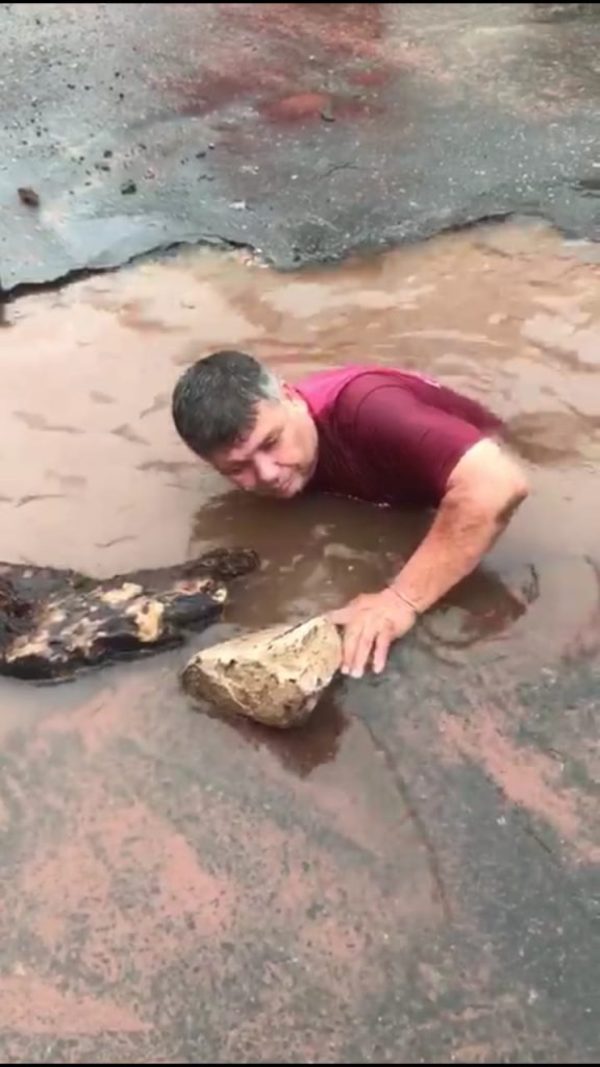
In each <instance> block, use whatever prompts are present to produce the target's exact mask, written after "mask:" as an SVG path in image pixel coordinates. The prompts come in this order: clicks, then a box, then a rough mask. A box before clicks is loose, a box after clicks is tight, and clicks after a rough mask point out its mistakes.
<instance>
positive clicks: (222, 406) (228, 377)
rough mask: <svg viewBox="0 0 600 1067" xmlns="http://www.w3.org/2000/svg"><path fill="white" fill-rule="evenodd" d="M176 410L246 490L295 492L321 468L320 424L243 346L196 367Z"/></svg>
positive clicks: (199, 450)
mask: <svg viewBox="0 0 600 1067" xmlns="http://www.w3.org/2000/svg"><path fill="white" fill-rule="evenodd" d="M172 412H173V420H174V422H175V426H176V427H177V430H178V432H179V434H180V436H181V437H182V438H183V440H184V441H185V442H186V444H187V445H188V446H189V447H190V448H191V449H192V451H193V452H195V453H196V455H198V456H201V457H202V459H205V460H206V461H207V462H208V463H211V464H212V465H213V467H216V469H217V470H218V471H220V473H221V474H223V475H225V477H226V478H229V479H230V480H231V481H232V482H234V483H235V484H236V485H237V486H239V487H240V488H241V489H245V490H247V491H251V492H255V493H262V494H263V495H266V496H275V497H283V498H286V497H292V496H295V495H296V493H299V492H300V491H301V490H302V489H303V488H304V486H305V485H306V483H307V482H308V480H309V478H310V477H311V475H312V473H313V471H314V468H315V464H316V459H317V429H316V426H315V424H314V422H313V419H312V417H311V414H310V412H309V410H308V408H307V406H306V404H305V403H304V401H303V399H302V398H301V397H300V396H299V395H298V394H297V393H295V391H294V390H293V389H291V388H290V386H288V385H286V384H285V383H284V382H282V381H280V380H279V378H277V377H276V376H275V375H274V374H273V373H272V372H271V371H270V370H268V368H266V367H264V366H263V365H262V364H261V363H259V362H258V361H257V360H256V359H254V358H253V357H252V356H248V355H246V354H245V353H243V352H215V353H214V354H213V355H211V356H207V357H206V359H201V360H198V362H197V363H194V365H193V366H191V367H188V369H187V370H186V371H185V372H184V373H183V374H182V376H181V378H180V379H179V381H178V382H177V384H176V386H175V389H174V391H173V402H172Z"/></svg>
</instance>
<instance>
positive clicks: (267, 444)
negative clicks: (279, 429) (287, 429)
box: [265, 433, 279, 448]
mask: <svg viewBox="0 0 600 1067" xmlns="http://www.w3.org/2000/svg"><path fill="white" fill-rule="evenodd" d="M278 440H279V434H278V433H276V434H274V435H273V437H269V439H268V440H267V441H265V448H274V447H275V445H276V444H277V442H278Z"/></svg>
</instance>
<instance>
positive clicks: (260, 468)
mask: <svg viewBox="0 0 600 1067" xmlns="http://www.w3.org/2000/svg"><path fill="white" fill-rule="evenodd" d="M254 467H255V470H256V478H257V481H259V482H260V483H261V484H262V485H275V484H276V482H278V481H279V468H278V466H277V464H276V463H275V462H274V460H273V459H271V457H270V456H256V457H255V460H254Z"/></svg>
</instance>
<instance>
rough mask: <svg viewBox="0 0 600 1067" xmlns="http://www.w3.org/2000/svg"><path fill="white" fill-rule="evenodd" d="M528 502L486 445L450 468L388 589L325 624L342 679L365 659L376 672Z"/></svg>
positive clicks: (510, 470)
mask: <svg viewBox="0 0 600 1067" xmlns="http://www.w3.org/2000/svg"><path fill="white" fill-rule="evenodd" d="M527 495H528V486H527V482H526V480H525V476H524V474H523V473H522V471H521V470H520V469H519V467H518V466H517V465H516V464H515V463H514V462H513V461H512V460H511V459H510V458H509V457H508V456H507V455H506V454H505V453H504V452H502V451H501V449H500V448H499V447H498V445H496V444H494V442H493V441H490V440H484V441H479V442H478V443H477V444H475V445H473V447H472V448H471V449H469V451H468V452H467V453H466V454H465V455H464V456H463V458H462V459H461V460H459V462H458V463H457V464H456V467H455V468H454V470H453V471H452V473H451V475H450V477H449V479H448V483H447V487H446V492H445V494H444V497H443V499H442V501H441V503H440V506H439V509H438V512H437V515H436V517H435V519H434V521H433V524H432V526H431V529H430V530H429V532H428V533H427V535H426V537H425V538H424V539H423V541H422V542H421V544H420V545H419V547H418V548H417V550H416V551H415V552H414V553H413V555H412V556H411V558H410V559H409V561H408V563H406V565H405V566H404V567H403V568H402V570H401V571H400V573H399V574H398V575H397V576H396V578H395V579H394V580H393V582H392V583H391V585H390V586H389V587H388V588H387V589H384V590H382V591H381V592H379V593H370V594H369V593H368V594H364V595H362V596H359V597H356V599H355V600H353V601H351V602H350V604H348V605H346V607H345V608H342V609H341V611H337V612H333V613H332V615H331V618H332V619H333V621H334V622H336V623H338V624H339V625H341V626H342V627H343V628H344V642H343V646H344V650H343V665H342V670H343V671H344V673H347V674H351V675H352V676H353V677H355V678H358V677H360V676H361V675H362V674H363V672H364V669H365V667H366V664H367V662H368V660H369V658H370V656H371V655H372V657H373V669H374V670H375V671H376V672H379V671H381V670H383V668H384V666H385V663H386V660H387V655H388V651H389V648H390V645H391V643H392V642H393V641H395V640H396V639H397V638H399V637H403V636H404V634H406V633H408V631H409V630H410V629H411V627H412V626H413V625H414V623H415V621H416V619H417V617H418V616H419V615H420V614H421V613H422V612H424V611H427V609H428V608H430V607H431V606H432V605H433V604H435V603H436V601H437V600H439V599H440V597H442V596H444V594H445V593H447V592H448V591H449V590H450V589H451V588H452V587H453V586H454V585H456V584H457V582H459V581H461V579H462V578H465V577H466V576H467V575H468V574H470V573H471V571H472V570H474V569H475V567H476V566H477V564H478V563H479V561H480V560H481V558H482V557H483V556H484V555H485V553H486V552H487V551H488V550H489V549H490V548H491V547H492V545H493V544H494V542H495V541H496V539H497V537H498V536H499V535H500V534H501V533H502V531H503V530H504V529H505V527H506V526H507V525H508V523H509V522H510V519H511V517H512V515H513V514H514V512H515V511H516V509H517V508H518V507H519V505H520V504H521V503H522V502H523V500H525V498H526V497H527Z"/></svg>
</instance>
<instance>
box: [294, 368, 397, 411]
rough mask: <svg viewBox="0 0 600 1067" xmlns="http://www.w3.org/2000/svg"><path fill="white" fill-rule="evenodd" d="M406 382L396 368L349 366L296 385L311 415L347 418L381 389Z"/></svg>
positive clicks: (309, 376)
mask: <svg viewBox="0 0 600 1067" xmlns="http://www.w3.org/2000/svg"><path fill="white" fill-rule="evenodd" d="M408 378H410V375H406V374H405V373H404V372H403V371H400V370H398V369H396V368H392V367H385V366H378V365H369V364H351V365H346V366H344V367H336V368H334V369H332V370H325V371H317V372H316V373H315V374H311V375H308V376H307V377H306V378H303V379H301V381H299V382H297V383H296V388H297V389H298V392H299V393H300V394H301V395H302V396H303V397H304V399H305V400H306V401H307V403H308V404H309V406H310V407H311V409H312V411H313V414H314V415H316V416H318V415H328V414H333V413H335V414H336V415H349V414H351V413H352V410H353V408H354V407H355V406H357V405H359V404H360V403H361V402H362V401H363V400H364V399H365V397H367V396H368V395H369V394H370V393H371V392H373V391H374V390H376V389H378V388H380V387H381V386H384V385H403V386H406V385H407V384H408V383H407V381H406V380H405V379H408Z"/></svg>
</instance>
